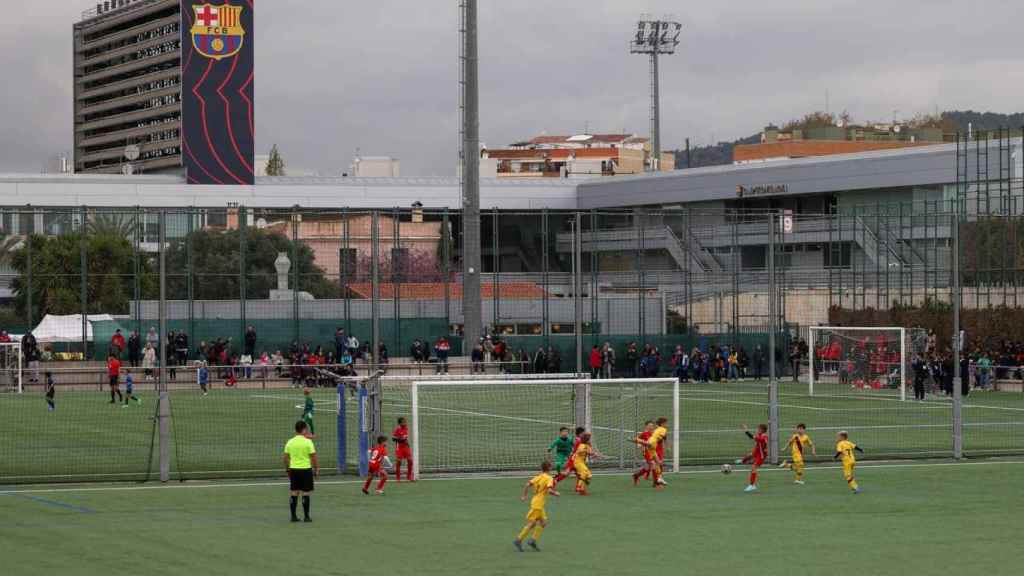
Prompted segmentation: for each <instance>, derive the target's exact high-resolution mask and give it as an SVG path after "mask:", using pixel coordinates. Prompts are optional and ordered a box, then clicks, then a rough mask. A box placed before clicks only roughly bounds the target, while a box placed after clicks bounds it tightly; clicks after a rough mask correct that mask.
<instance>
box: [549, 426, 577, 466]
mask: <svg viewBox="0 0 1024 576" xmlns="http://www.w3.org/2000/svg"><path fill="white" fill-rule="evenodd" d="M574 444H575V442H574V441H573V439H572V438H569V429H568V428H566V427H565V426H562V427H561V428H559V429H558V436H557V437H556V438H555V439H554V440H552V441H551V444H549V445H548V454H552V453H554V457H555V461H554V467H553V468H554V469H555V470H562V469H564V468H565V467H566V465H567V464H568V462H569V457H570V456H572V450H573V448H574ZM549 458H550V456H549Z"/></svg>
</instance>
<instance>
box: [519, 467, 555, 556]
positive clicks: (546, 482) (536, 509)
mask: <svg viewBox="0 0 1024 576" xmlns="http://www.w3.org/2000/svg"><path fill="white" fill-rule="evenodd" d="M531 490H532V491H533V498H532V499H531V500H530V511H529V512H527V513H526V526H524V527H523V529H522V530H520V531H519V536H518V537H517V538H516V539H515V541H513V542H512V544H513V545H515V547H516V549H517V550H519V551H520V552H522V551H523V539H524V538H526V536H527V535H528V534H529V533H530V530H533V537H532V538H530V539H529V540H528V541H527V542H526V543H527V544H528V545H529V546H530V548H533V549H534V550H536V551H538V552H540V548H538V547H537V540H540V535H541V533H543V532H544V528H545V527H547V525H548V513H547V512H546V511H545V510H544V504H545V503H546V502H547V498H548V494H551V495H552V496H558V491H557V490H555V479H554V478H552V477H551V462H548V461H547V460H545V461H544V462H543V463H541V465H540V474H537V475H536V476H534V477H533V478H531V479H530V481H529V482H527V483H526V486H524V487H523V496H522V498H520V499H521V500H522V501H523V502H526V497H527V496H529V494H530V491H531Z"/></svg>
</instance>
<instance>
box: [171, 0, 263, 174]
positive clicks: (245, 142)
mask: <svg viewBox="0 0 1024 576" xmlns="http://www.w3.org/2000/svg"><path fill="white" fill-rule="evenodd" d="M253 2H254V0H226V1H223V2H222V3H220V4H217V3H198V2H194V1H189V0H182V3H181V23H182V26H181V28H182V42H181V44H182V56H181V66H182V72H181V75H182V78H181V80H182V86H181V88H182V89H181V97H182V98H181V99H182V156H183V158H184V165H185V174H186V176H187V178H188V182H189V184H222V185H252V184H253V183H255V175H254V170H253V162H254V156H255V146H256V144H255V134H254V127H253V123H254V122H253V121H254V115H253V102H254V101H253V75H254V72H255V62H254V56H253V54H254V52H253Z"/></svg>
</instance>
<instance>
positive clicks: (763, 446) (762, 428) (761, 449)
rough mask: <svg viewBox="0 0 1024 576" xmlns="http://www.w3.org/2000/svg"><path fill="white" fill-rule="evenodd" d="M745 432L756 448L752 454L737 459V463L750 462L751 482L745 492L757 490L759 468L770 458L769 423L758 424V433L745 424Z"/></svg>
mask: <svg viewBox="0 0 1024 576" xmlns="http://www.w3.org/2000/svg"><path fill="white" fill-rule="evenodd" d="M743 433H744V434H746V435H747V437H748V438H750V439H751V440H753V441H754V450H753V452H751V453H750V454H747V455H746V456H745V457H743V458H741V459H739V460H737V461H736V463H737V464H747V463H749V464H750V483H749V484H748V485H747V487H746V488H745V489H744V490H743V491H744V492H756V491H757V470H758V469H759V468H760V467H761V466H762V465H763V464H764V461H765V460H767V459H768V425H767V424H758V425H757V434H756V435H755V434H751V432H750V429H748V428H747V425H746V424H744V425H743Z"/></svg>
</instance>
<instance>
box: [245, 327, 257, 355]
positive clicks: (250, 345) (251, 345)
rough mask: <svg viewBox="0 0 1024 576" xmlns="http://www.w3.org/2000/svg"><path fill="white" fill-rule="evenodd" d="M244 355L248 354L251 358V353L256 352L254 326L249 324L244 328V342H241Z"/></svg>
mask: <svg viewBox="0 0 1024 576" xmlns="http://www.w3.org/2000/svg"><path fill="white" fill-rule="evenodd" d="M243 344H244V347H243V352H244V355H247V356H249V358H250V359H252V357H253V355H255V354H256V327H255V326H252V325H250V326H249V327H247V328H246V329H245V342H243Z"/></svg>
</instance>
